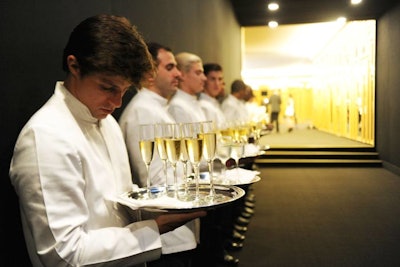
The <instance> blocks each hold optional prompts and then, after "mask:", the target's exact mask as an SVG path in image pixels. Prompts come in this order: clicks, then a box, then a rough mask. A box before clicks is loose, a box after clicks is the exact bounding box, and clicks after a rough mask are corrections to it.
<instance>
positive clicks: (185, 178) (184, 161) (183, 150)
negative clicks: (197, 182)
mask: <svg viewBox="0 0 400 267" xmlns="http://www.w3.org/2000/svg"><path fill="white" fill-rule="evenodd" d="M180 128H181V133H182V137H181V153H180V155H179V160H180V161H181V162H182V165H183V182H184V192H183V195H182V196H180V198H181V199H183V200H190V196H189V192H188V190H189V177H188V163H189V156H188V152H187V148H186V143H185V138H186V137H187V136H190V135H186V134H187V133H186V132H185V130H184V129H183V126H182V124H181V125H180Z"/></svg>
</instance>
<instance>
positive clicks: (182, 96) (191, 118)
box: [168, 90, 207, 123]
mask: <svg viewBox="0 0 400 267" xmlns="http://www.w3.org/2000/svg"><path fill="white" fill-rule="evenodd" d="M168 111H169V113H170V114H171V115H172V117H173V118H174V119H175V121H176V122H182V123H185V122H200V121H206V120H207V118H206V115H205V114H204V112H203V110H202V108H201V106H200V102H199V100H198V99H197V96H195V95H190V94H188V93H186V92H184V91H182V90H178V91H177V92H176V93H175V95H174V96H173V97H172V99H171V100H170V103H169V107H168Z"/></svg>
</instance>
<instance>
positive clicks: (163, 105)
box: [119, 88, 198, 254]
mask: <svg viewBox="0 0 400 267" xmlns="http://www.w3.org/2000/svg"><path fill="white" fill-rule="evenodd" d="M155 123H175V120H174V119H173V118H172V117H171V115H170V114H169V113H168V112H167V99H165V98H163V97H162V96H160V95H158V94H156V93H154V92H153V91H150V90H148V89H146V88H142V89H140V90H139V92H138V93H137V94H136V95H135V96H134V97H133V98H132V99H131V101H130V102H129V103H128V105H127V106H126V107H125V109H124V111H123V112H122V114H121V117H120V119H119V124H120V127H121V129H122V132H123V135H124V138H125V141H126V145H127V147H128V152H129V159H130V163H131V167H132V172H133V176H134V179H139V180H140V184H141V185H142V186H145V185H146V180H147V170H146V166H145V164H144V162H143V160H142V157H141V155H140V149H139V131H138V129H139V127H138V126H139V124H155ZM178 164H179V163H178ZM177 169H178V170H179V171H178V177H180V178H181V177H183V174H182V173H183V171H182V166H180V164H179V165H178V167H177ZM150 177H151V184H152V185H163V184H164V182H165V175H164V170H163V163H162V160H161V158H160V157H159V156H158V153H154V157H153V160H152V162H151V165H150ZM173 178H174V177H173V172H172V168H171V167H169V168H168V180H169V182H168V184H172V182H173ZM196 227H197V226H196V224H195V223H194V221H191V222H188V223H186V224H185V225H183V226H181V227H179V228H177V229H175V230H174V231H171V232H168V233H165V234H163V235H162V236H161V240H162V253H163V254H170V253H176V252H180V251H185V250H190V249H194V248H196V246H197V241H196V236H195V233H196V231H198V230H197V229H196Z"/></svg>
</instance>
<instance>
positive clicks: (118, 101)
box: [110, 92, 124, 108]
mask: <svg viewBox="0 0 400 267" xmlns="http://www.w3.org/2000/svg"><path fill="white" fill-rule="evenodd" d="M123 96H124V93H122V92H116V93H115V94H113V95H112V96H111V97H110V102H111V103H112V104H113V105H114V106H115V108H120V107H121V106H122V97H123Z"/></svg>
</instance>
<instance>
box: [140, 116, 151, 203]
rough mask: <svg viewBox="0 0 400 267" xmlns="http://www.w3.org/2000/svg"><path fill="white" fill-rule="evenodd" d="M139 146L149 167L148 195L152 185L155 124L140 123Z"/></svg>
mask: <svg viewBox="0 0 400 267" xmlns="http://www.w3.org/2000/svg"><path fill="white" fill-rule="evenodd" d="M139 148H140V154H141V156H142V159H143V161H144V163H145V164H146V169H147V179H146V191H147V195H148V197H150V195H151V191H150V186H151V181H150V164H151V161H152V160H153V154H154V125H153V124H141V125H139Z"/></svg>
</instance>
